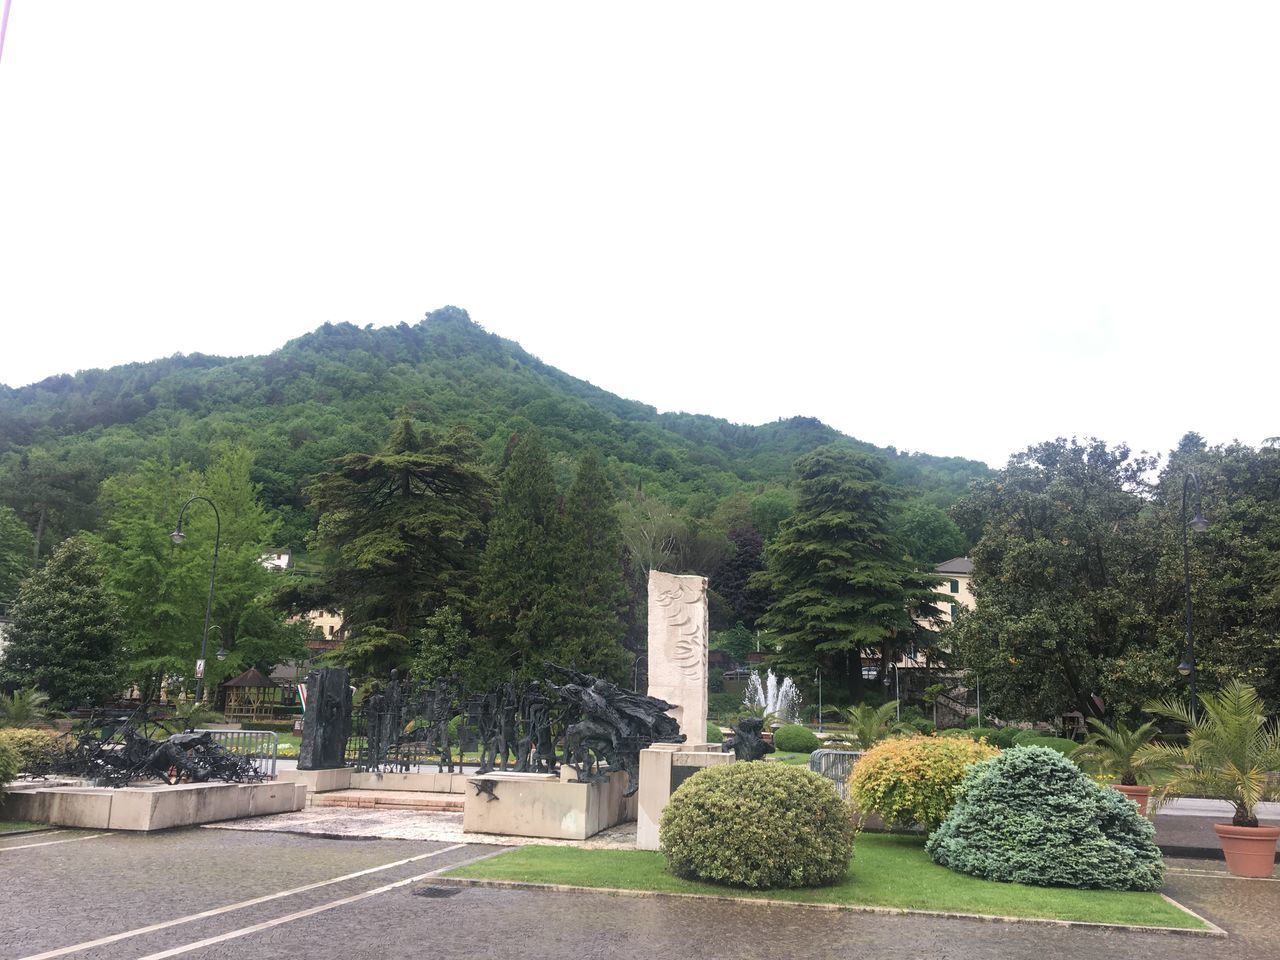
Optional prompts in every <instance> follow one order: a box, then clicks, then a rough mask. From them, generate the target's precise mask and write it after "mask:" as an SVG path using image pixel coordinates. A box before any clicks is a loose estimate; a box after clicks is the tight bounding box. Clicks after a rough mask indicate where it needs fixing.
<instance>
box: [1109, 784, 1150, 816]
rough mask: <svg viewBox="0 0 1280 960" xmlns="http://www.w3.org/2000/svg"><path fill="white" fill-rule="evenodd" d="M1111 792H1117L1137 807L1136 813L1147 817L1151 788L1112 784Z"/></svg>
mask: <svg viewBox="0 0 1280 960" xmlns="http://www.w3.org/2000/svg"><path fill="white" fill-rule="evenodd" d="M1111 789H1112V790H1119V791H1120V792H1121V793H1123V794H1124V795H1125V796H1126V797H1128V798H1129V799H1130V800H1132V801H1133V802H1134V803H1136V804H1137V805H1138V812H1139V813H1140V814H1142V815H1143V816H1144V817H1145V816H1146V815H1147V801H1148V800H1150V799H1151V789H1152V788H1151V787H1144V786H1134V787H1129V786H1126V785H1125V784H1123V783H1113V784H1112V785H1111Z"/></svg>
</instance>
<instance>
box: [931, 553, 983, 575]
mask: <svg viewBox="0 0 1280 960" xmlns="http://www.w3.org/2000/svg"><path fill="white" fill-rule="evenodd" d="M933 570H934V572H935V573H959V574H963V575H964V576H973V561H972V560H970V559H969V558H968V557H952V558H951V559H950V560H944V561H943V562H942V563H940V564H938V565H937V566H936V567H934V568H933Z"/></svg>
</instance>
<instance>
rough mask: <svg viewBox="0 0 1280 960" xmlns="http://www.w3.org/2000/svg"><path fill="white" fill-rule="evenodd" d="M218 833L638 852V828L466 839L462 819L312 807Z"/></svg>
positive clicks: (228, 826)
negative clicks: (586, 834)
mask: <svg viewBox="0 0 1280 960" xmlns="http://www.w3.org/2000/svg"><path fill="white" fill-rule="evenodd" d="M208 826H209V827H210V828H213V829H219V830H250V831H252V830H258V831H267V832H274V833H301V834H311V835H314V836H321V837H329V838H348V839H352V840H357V839H379V840H436V841H440V842H442V843H488V844H494V845H496V846H503V847H523V846H527V845H529V844H542V845H544V846H554V847H581V848H582V849H584V850H634V849H635V846H636V825H635V822H634V821H632V822H631V823H622V824H619V825H618V826H616V827H610V828H609V829H608V830H604V831H601V832H600V833H597V834H596V835H595V836H594V837H590V838H589V839H586V840H551V839H546V838H542V837H509V836H504V835H501V834H494V833H469V832H468V833H464V832H463V830H462V814H461V813H441V812H434V811H432V812H424V811H419V810H404V809H391V808H377V807H375V808H363V809H359V810H353V809H350V808H343V807H319V806H312V807H308V808H307V809H306V810H301V811H299V812H297V813H282V814H275V815H273V816H268V817H252V818H249V819H246V820H232V821H228V822H226V823H217V824H208Z"/></svg>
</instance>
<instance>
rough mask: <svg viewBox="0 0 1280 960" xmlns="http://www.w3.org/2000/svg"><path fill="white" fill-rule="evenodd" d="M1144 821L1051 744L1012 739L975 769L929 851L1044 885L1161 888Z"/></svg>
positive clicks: (994, 876) (955, 863) (957, 863)
mask: <svg viewBox="0 0 1280 960" xmlns="http://www.w3.org/2000/svg"><path fill="white" fill-rule="evenodd" d="M1154 837H1155V829H1154V827H1152V825H1151V821H1149V820H1147V819H1146V818H1145V817H1143V816H1141V815H1140V814H1139V813H1138V810H1137V808H1136V807H1135V806H1134V805H1133V803H1132V802H1131V801H1129V800H1128V799H1127V798H1126V797H1124V796H1123V795H1122V794H1120V793H1118V792H1117V791H1115V790H1109V789H1105V788H1103V787H1100V786H1098V785H1097V784H1096V783H1094V782H1093V781H1092V780H1090V779H1089V778H1088V777H1087V776H1085V774H1084V773H1083V772H1082V771H1081V770H1080V768H1079V767H1077V766H1076V765H1075V764H1074V763H1072V762H1071V761H1070V760H1068V759H1067V758H1066V757H1064V756H1062V754H1060V753H1058V752H1057V751H1056V750H1052V749H1050V748H1048V747H1036V746H1030V747H1014V748H1012V749H1010V750H1005V751H1003V752H1002V753H1001V754H1000V755H999V756H998V757H995V758H993V759H991V760H988V761H986V762H985V763H982V764H979V765H977V766H975V767H973V768H972V769H971V770H970V771H969V773H968V775H967V776H966V777H965V780H964V783H963V784H962V785H961V787H960V798H959V800H957V801H956V804H955V806H954V807H952V808H951V813H950V814H949V815H948V816H947V819H946V820H945V821H943V823H942V826H940V827H939V828H938V829H937V830H935V831H934V832H933V834H932V836H930V837H929V842H928V844H927V845H926V849H927V850H928V851H929V856H930V857H932V858H933V861H934V863H939V864H942V866H944V867H950V868H951V869H952V870H956V871H959V872H960V873H968V874H971V875H973V876H975V877H983V878H985V879H987V880H1003V881H1007V882H1011V883H1028V884H1034V885H1036V886H1041V887H1080V888H1098V889H1106V890H1158V889H1160V885H1161V884H1162V883H1163V882H1164V863H1163V861H1162V860H1161V859H1160V849H1159V848H1158V847H1157V846H1156V844H1155V839H1154Z"/></svg>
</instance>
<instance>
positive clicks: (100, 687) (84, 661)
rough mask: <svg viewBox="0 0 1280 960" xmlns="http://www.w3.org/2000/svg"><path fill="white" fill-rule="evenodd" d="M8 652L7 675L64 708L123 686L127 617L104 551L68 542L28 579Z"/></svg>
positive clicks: (3, 670)
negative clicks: (108, 577) (109, 583)
mask: <svg viewBox="0 0 1280 960" xmlns="http://www.w3.org/2000/svg"><path fill="white" fill-rule="evenodd" d="M12 616H13V624H12V625H11V626H10V628H9V630H8V633H7V635H6V638H5V639H6V642H5V647H4V653H3V654H2V655H0V679H2V681H3V682H4V683H5V684H7V685H13V686H21V687H34V688H36V689H38V690H40V691H42V692H43V693H46V694H48V696H49V703H50V705H52V706H53V707H55V708H57V709H68V708H71V707H78V706H81V705H84V704H97V703H100V702H101V701H102V700H104V699H106V698H108V697H110V696H112V695H114V694H117V693H119V692H120V687H121V686H122V683H123V681H122V674H121V670H120V644H121V640H122V638H123V636H124V621H123V619H122V617H121V614H120V609H119V607H118V605H117V603H116V600H115V597H114V596H113V595H112V594H111V592H110V591H109V590H108V589H107V588H106V586H105V585H104V583H103V576H102V570H101V568H100V566H99V561H98V555H97V552H96V551H95V550H94V548H93V547H92V546H91V545H90V544H89V543H88V542H86V541H85V540H83V539H81V538H78V537H73V538H71V539H69V540H66V541H64V542H63V543H62V545H61V546H59V547H58V548H57V549H56V550H55V551H54V552H53V554H52V556H50V557H49V561H48V563H46V564H45V565H44V566H43V567H42V568H41V569H40V570H38V571H37V572H36V573H34V574H32V575H31V576H30V577H29V578H28V579H27V580H26V581H25V582H24V583H23V585H22V589H21V590H20V591H19V593H18V600H17V602H16V603H15V604H14V605H13V610H12Z"/></svg>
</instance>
